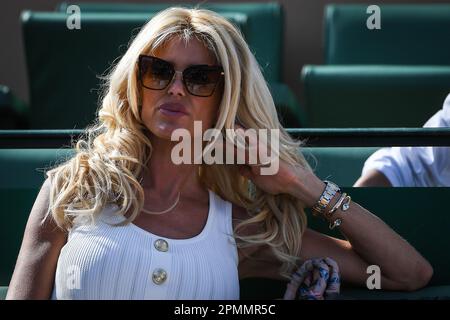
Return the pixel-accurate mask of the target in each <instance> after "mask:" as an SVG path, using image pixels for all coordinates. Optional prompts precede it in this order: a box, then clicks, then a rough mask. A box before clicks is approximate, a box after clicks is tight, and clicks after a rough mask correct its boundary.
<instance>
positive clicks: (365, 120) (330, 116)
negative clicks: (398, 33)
mask: <svg viewBox="0 0 450 320" xmlns="http://www.w3.org/2000/svg"><path fill="white" fill-rule="evenodd" d="M302 81H303V85H304V90H305V94H304V96H305V101H306V110H307V114H308V122H307V123H308V126H309V127H321V128H327V127H336V128H346V127H347V128H348V127H353V128H355V127H356V128H363V127H422V126H423V124H424V123H425V122H426V121H427V120H428V119H429V118H430V117H431V116H432V115H433V114H434V113H436V112H437V111H438V110H439V109H441V108H442V105H443V103H444V100H445V98H446V96H447V95H448V93H449V92H450V66H375V65H360V66H356V65H351V66H350V65H347V66H343V65H333V66H331V65H327V66H312V65H309V66H305V67H304V68H303V70H302Z"/></svg>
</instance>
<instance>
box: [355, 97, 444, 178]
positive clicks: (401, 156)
mask: <svg viewBox="0 0 450 320" xmlns="http://www.w3.org/2000/svg"><path fill="white" fill-rule="evenodd" d="M424 127H425V128H432V127H450V94H449V95H448V96H447V98H446V99H445V102H444V106H443V108H442V109H441V110H439V111H438V112H437V113H436V114H435V115H434V116H433V117H431V118H430V119H429V120H428V121H427V123H425V125H424ZM372 169H376V170H378V171H381V172H382V173H383V174H384V175H385V176H386V177H387V178H388V180H389V181H390V182H391V184H392V186H394V187H448V186H450V147H392V148H382V149H380V150H378V151H376V152H375V153H373V154H372V155H371V156H370V157H369V158H368V159H367V160H366V162H365V164H364V168H363V171H362V175H363V176H364V175H365V174H367V172H368V171H369V170H372Z"/></svg>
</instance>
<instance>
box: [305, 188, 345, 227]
mask: <svg viewBox="0 0 450 320" xmlns="http://www.w3.org/2000/svg"><path fill="white" fill-rule="evenodd" d="M324 182H325V184H326V186H325V189H324V190H323V192H322V195H321V196H320V198H319V200H318V201H317V203H316V204H315V205H314V206H313V207H312V210H313V214H314V215H315V216H317V215H321V216H323V217H325V218H326V219H327V220H329V221H330V225H329V228H330V229H334V228H335V227H339V226H340V225H341V224H342V219H341V218H337V219H334V220H333V214H334V213H335V212H336V210H338V209H340V210H342V211H343V212H345V211H347V210H348V209H349V208H350V202H351V199H352V198H351V197H350V196H349V195H347V193H345V192H344V193H342V194H341V196H340V197H339V199H338V201H337V202H336V203H335V204H334V206H333V207H332V208H331V209H330V211H328V212H326V208H327V207H328V206H329V204H330V202H331V200H332V199H333V198H334V196H335V195H336V194H337V193H338V192H340V191H341V189H340V188H339V187H338V186H337V185H336V184H335V183H333V182H331V181H327V180H325V181H324Z"/></svg>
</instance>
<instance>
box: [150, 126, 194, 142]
mask: <svg viewBox="0 0 450 320" xmlns="http://www.w3.org/2000/svg"><path fill="white" fill-rule="evenodd" d="M181 129H184V130H188V131H189V128H187V127H186V126H183V125H181V124H179V123H167V122H160V123H157V124H156V125H155V126H153V128H149V130H150V132H151V133H152V134H153V135H155V136H156V137H158V138H161V139H165V140H171V137H172V135H173V134H174V132H175V131H176V130H181ZM184 130H183V131H184Z"/></svg>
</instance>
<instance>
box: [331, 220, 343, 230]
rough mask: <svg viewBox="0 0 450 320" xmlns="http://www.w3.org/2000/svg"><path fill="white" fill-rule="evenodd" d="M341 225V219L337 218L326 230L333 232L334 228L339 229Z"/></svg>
mask: <svg viewBox="0 0 450 320" xmlns="http://www.w3.org/2000/svg"><path fill="white" fill-rule="evenodd" d="M341 224H342V219H341V218H337V219H336V220H334V221H333V222H330V224H329V225H328V228H330V230H333V229H334V228H336V227H339V226H340V225H341Z"/></svg>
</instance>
